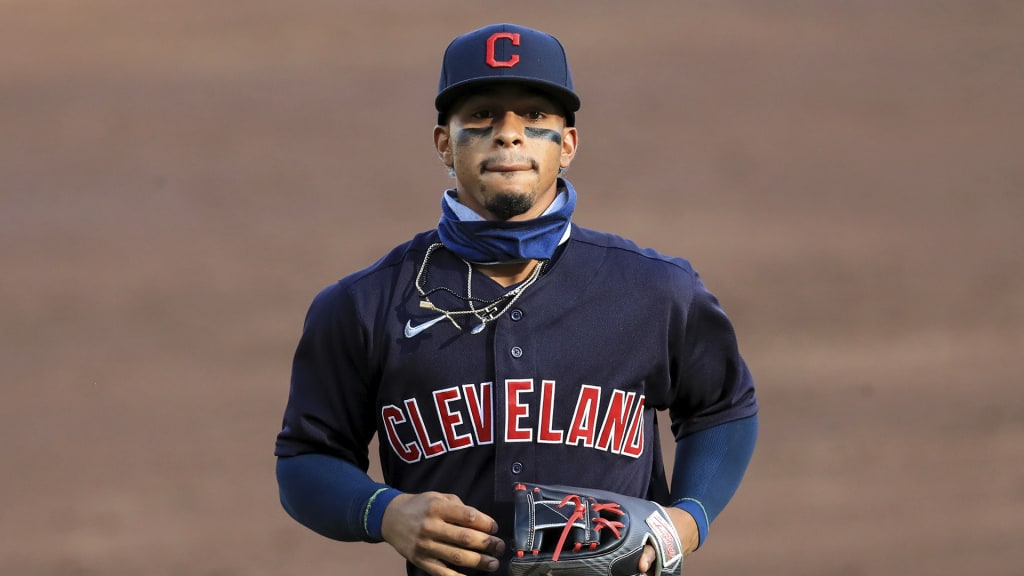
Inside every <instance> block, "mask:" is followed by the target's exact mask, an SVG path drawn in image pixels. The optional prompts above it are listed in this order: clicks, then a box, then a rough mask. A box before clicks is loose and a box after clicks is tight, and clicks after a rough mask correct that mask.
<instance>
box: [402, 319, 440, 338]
mask: <svg viewBox="0 0 1024 576" xmlns="http://www.w3.org/2000/svg"><path fill="white" fill-rule="evenodd" d="M445 318H447V316H445V315H444V314H442V315H440V316H438V317H437V318H434V319H433V320H427V321H426V322H424V323H423V324H417V325H416V326H413V325H412V321H410V320H406V321H405V337H406V338H415V337H416V336H418V335H419V334H420V333H421V332H423V331H424V330H426V329H427V328H430V327H431V326H433V325H434V324H437V323H438V322H440V321H441V320H444V319H445Z"/></svg>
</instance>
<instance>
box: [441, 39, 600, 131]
mask: <svg viewBox="0 0 1024 576" xmlns="http://www.w3.org/2000/svg"><path fill="white" fill-rule="evenodd" d="M493 82H514V83H517V84H525V85H527V86H530V87H533V88H535V89H537V90H539V91H541V92H543V93H544V94H546V95H547V96H549V97H551V98H553V99H554V100H555V101H556V102H558V103H559V104H561V105H562V107H563V108H565V121H566V124H567V125H569V126H573V125H574V124H575V123H576V115H575V112H576V111H577V110H579V109H580V98H579V96H577V95H576V92H574V91H573V87H572V74H571V73H570V72H569V61H568V60H566V57H565V49H564V48H562V43H561V42H559V41H558V39H557V38H555V37H554V36H552V35H550V34H547V33H545V32H540V31H538V30H531V29H530V28H526V27H523V26H517V25H515V24H493V25H491V26H486V27H484V28H480V29H479V30H474V31H472V32H469V33H467V34H463V35H462V36H459V37H457V38H455V39H454V40H452V42H451V44H449V45H448V49H447V50H445V53H444V62H443V63H442V64H441V80H440V81H439V82H438V85H437V98H435V99H434V107H435V108H437V123H438V124H444V123H445V122H446V121H447V116H448V109H449V108H450V107H451V105H452V104H453V103H454V102H455V100H456V99H457V98H458V97H459V96H462V95H463V94H466V93H468V92H470V91H472V90H473V89H475V88H478V87H479V86H481V85H484V84H489V83H493Z"/></svg>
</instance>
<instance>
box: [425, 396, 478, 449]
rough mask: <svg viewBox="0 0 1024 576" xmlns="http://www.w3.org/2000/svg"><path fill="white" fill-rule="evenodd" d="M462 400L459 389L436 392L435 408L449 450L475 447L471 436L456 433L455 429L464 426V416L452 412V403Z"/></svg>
mask: <svg viewBox="0 0 1024 576" xmlns="http://www.w3.org/2000/svg"><path fill="white" fill-rule="evenodd" d="M460 398H462V395H461V394H460V393H459V389H458V388H446V389H444V390H438V391H437V392H434V407H435V408H437V416H438V418H440V419H441V431H442V432H444V439H445V442H446V443H447V444H448V449H449V450H459V449H461V448H468V447H470V446H472V445H473V438H472V437H470V435H469V434H459V433H457V432H456V431H455V427H456V426H459V425H461V424H462V414H460V413H458V412H452V408H451V403H452V402H454V401H456V400H459V399H460Z"/></svg>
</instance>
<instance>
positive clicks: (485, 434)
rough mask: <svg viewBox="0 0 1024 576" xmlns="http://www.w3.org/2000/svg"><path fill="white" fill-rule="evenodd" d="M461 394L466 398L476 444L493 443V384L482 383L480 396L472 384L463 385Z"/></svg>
mask: <svg viewBox="0 0 1024 576" xmlns="http://www.w3.org/2000/svg"><path fill="white" fill-rule="evenodd" d="M462 393H463V394H464V395H465V397H466V407H468V408H469V420H470V421H471V422H472V423H473V431H474V432H475V433H476V443H477V444H493V443H494V418H493V406H494V384H492V383H491V382H484V383H483V384H481V385H480V394H477V392H476V387H475V386H473V385H472V384H463V385H462Z"/></svg>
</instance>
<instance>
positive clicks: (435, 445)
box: [405, 398, 445, 458]
mask: <svg viewBox="0 0 1024 576" xmlns="http://www.w3.org/2000/svg"><path fill="white" fill-rule="evenodd" d="M405 409H406V410H407V411H408V412H409V419H410V420H412V428H413V430H414V431H415V432H416V438H417V439H418V440H419V443H420V446H422V447H423V454H424V455H425V456H426V457H427V458H433V457H434V456H437V455H438V454H443V453H444V451H445V450H444V444H442V443H441V442H431V441H430V438H429V437H428V436H427V429H426V427H425V426H423V415H422V414H420V406H419V404H417V403H416V399H415V398H410V399H409V400H406V401H405Z"/></svg>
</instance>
